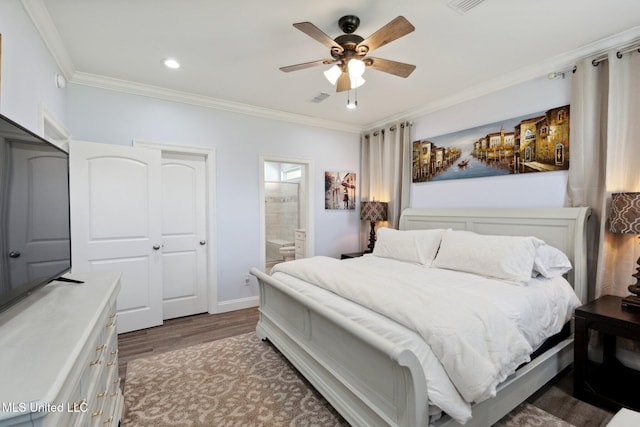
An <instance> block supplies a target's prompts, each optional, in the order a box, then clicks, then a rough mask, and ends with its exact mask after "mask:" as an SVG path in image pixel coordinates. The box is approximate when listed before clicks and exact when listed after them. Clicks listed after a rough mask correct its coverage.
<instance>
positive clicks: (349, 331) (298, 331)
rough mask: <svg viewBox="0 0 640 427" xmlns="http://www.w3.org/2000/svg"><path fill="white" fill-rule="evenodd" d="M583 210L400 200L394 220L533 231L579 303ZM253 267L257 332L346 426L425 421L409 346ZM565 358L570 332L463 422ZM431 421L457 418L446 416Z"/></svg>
mask: <svg viewBox="0 0 640 427" xmlns="http://www.w3.org/2000/svg"><path fill="white" fill-rule="evenodd" d="M589 213H590V211H589V208H533V209H407V210H405V211H404V212H403V213H402V217H401V219H400V229H403V230H412V229H433V228H452V229H457V230H470V231H474V232H476V233H480V234H493V235H521V236H536V237H539V238H541V239H543V240H544V241H545V242H547V243H548V244H550V245H552V246H555V247H557V248H558V249H561V250H562V251H563V252H565V253H566V254H567V256H568V257H569V258H570V259H571V261H572V264H573V266H574V269H573V270H572V271H571V273H570V274H569V278H568V279H569V282H570V283H572V285H573V286H574V289H575V291H576V293H577V295H578V297H579V298H580V299H581V301H582V302H586V300H587V278H586V235H585V233H586V222H587V219H588V217H589ZM251 273H252V274H253V275H255V276H256V277H257V278H258V281H259V284H260V320H259V322H258V326H257V328H256V333H257V335H258V336H259V337H260V338H261V339H268V340H269V341H271V342H272V343H273V344H274V345H275V346H276V347H277V348H278V349H279V350H280V351H281V352H282V354H283V355H284V356H285V357H286V358H287V359H288V360H289V361H290V362H291V363H292V364H293V365H294V366H295V367H296V368H297V369H298V370H299V371H300V372H301V373H302V374H303V375H304V376H305V377H306V378H307V380H309V382H311V384H313V386H314V387H315V388H316V389H317V390H318V391H319V392H320V393H321V394H322V395H323V396H324V397H325V398H326V399H327V400H328V401H329V403H331V405H332V406H333V407H334V408H335V409H336V410H337V411H338V412H339V413H340V414H341V415H342V416H343V417H344V418H345V419H346V420H347V421H348V422H349V423H350V424H351V425H353V426H387V425H390V426H404V427H415V426H423V427H426V426H428V425H429V417H428V395H427V386H426V380H425V377H424V371H423V369H422V367H421V366H420V364H419V362H418V359H417V357H416V356H415V354H413V353H412V352H411V351H409V350H406V349H402V348H400V347H399V346H396V345H394V344H392V343H391V342H389V341H388V340H386V339H384V338H382V337H380V336H378V335H376V334H374V333H372V332H371V331H369V330H367V329H365V328H364V327H362V326H360V325H358V324H356V323H355V322H353V321H351V320H350V319H347V318H345V317H344V316H342V315H340V314H338V313H337V312H335V311H333V310H331V309H329V308H327V307H325V306H323V305H321V304H319V303H318V302H316V301H314V300H313V299H311V298H308V297H306V296H304V295H301V294H299V293H297V292H295V291H293V290H291V289H290V288H288V287H287V286H285V285H283V284H282V283H280V282H279V281H278V280H276V279H274V278H272V277H271V276H268V275H266V274H265V273H263V272H262V271H260V270H258V269H256V268H253V269H251ZM572 362H573V335H571V336H570V337H569V338H567V339H565V340H563V341H561V342H560V343H559V344H557V345H555V346H553V347H552V348H550V349H549V350H547V351H546V352H544V353H543V354H541V355H540V356H539V357H537V358H536V359H534V360H533V361H532V362H530V363H528V364H526V365H524V366H523V367H521V368H520V369H518V371H517V372H516V373H515V374H514V375H512V376H511V377H509V378H508V379H507V380H506V381H505V382H503V383H502V384H501V385H500V386H499V387H498V393H497V396H496V397H495V398H492V399H488V400H485V401H483V402H481V403H480V404H477V405H474V406H473V418H472V419H471V420H470V421H469V422H468V423H467V424H465V426H479V427H480V426H482V427H487V426H490V425H492V424H493V423H495V422H496V421H498V420H499V419H500V418H502V417H503V416H504V415H506V414H507V413H509V412H510V411H511V410H512V409H513V408H515V407H516V406H517V405H518V404H520V403H521V402H523V401H524V400H525V399H526V398H527V397H529V396H530V395H531V394H532V393H534V392H535V391H536V390H538V389H539V388H540V387H542V386H543V385H544V384H546V383H547V382H548V381H549V380H551V379H552V378H553V377H554V376H556V375H557V374H558V373H559V372H561V371H562V370H563V369H565V368H566V367H568V366H569V365H570V364H571V363H572ZM432 425H433V426H434V427H444V426H458V425H460V424H458V423H457V422H455V421H454V420H452V419H451V418H450V417H449V416H447V415H445V416H443V418H442V419H440V420H437V421H435V422H434V423H433V424H432Z"/></svg>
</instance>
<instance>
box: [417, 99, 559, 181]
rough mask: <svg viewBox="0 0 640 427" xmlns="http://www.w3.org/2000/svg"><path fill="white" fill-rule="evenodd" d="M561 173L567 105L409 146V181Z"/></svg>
mask: <svg viewBox="0 0 640 427" xmlns="http://www.w3.org/2000/svg"><path fill="white" fill-rule="evenodd" d="M564 169H569V105H565V106H562V107H556V108H551V109H549V110H547V111H542V112H540V113H536V114H530V115H526V116H522V117H516V118H512V119H507V120H503V121H500V122H496V123H491V124H488V125H484V126H478V127H475V128H472V129H466V130H463V131H459V132H454V133H450V134H447V135H441V136H437V137H433V138H428V139H423V140H420V141H415V142H414V143H413V178H412V180H413V182H427V181H441V180H446V179H460V178H477V177H487V176H497V175H509V174H520V173H531V172H548V171H557V170H564Z"/></svg>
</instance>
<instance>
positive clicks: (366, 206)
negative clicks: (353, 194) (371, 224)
mask: <svg viewBox="0 0 640 427" xmlns="http://www.w3.org/2000/svg"><path fill="white" fill-rule="evenodd" d="M360 219H361V220H362V221H386V220H387V202H362V206H360Z"/></svg>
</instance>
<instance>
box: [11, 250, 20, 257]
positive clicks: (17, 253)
mask: <svg viewBox="0 0 640 427" xmlns="http://www.w3.org/2000/svg"><path fill="white" fill-rule="evenodd" d="M20 255H21V254H20V252H18V251H11V252H9V258H18V257H19V256H20Z"/></svg>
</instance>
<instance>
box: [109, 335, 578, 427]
mask: <svg viewBox="0 0 640 427" xmlns="http://www.w3.org/2000/svg"><path fill="white" fill-rule="evenodd" d="M124 397H125V414H124V418H123V420H122V424H121V425H122V426H123V427H125V426H154V427H159V426H348V424H347V423H346V421H344V419H342V417H341V416H340V415H339V414H338V413H337V412H336V411H335V410H334V409H333V408H332V407H331V405H329V403H328V402H327V401H326V400H325V399H324V398H323V397H322V396H321V395H320V394H319V393H318V392H317V391H316V390H315V389H314V388H313V387H312V386H311V385H310V384H309V383H308V382H307V381H306V380H305V379H304V378H303V377H302V376H301V375H300V374H299V373H298V372H297V371H296V370H295V369H294V368H293V367H292V366H291V365H290V364H289V362H288V361H287V360H286V359H285V358H284V357H283V356H282V355H281V354H280V353H279V352H278V351H276V350H275V349H274V347H273V346H272V345H271V344H269V343H266V342H262V341H260V340H258V339H257V338H256V336H255V334H254V333H249V334H244V335H238V336H235V337H231V338H226V339H223V340H219V341H213V342H210V343H206V344H200V345H196V346H193V347H188V348H185V349H181V350H176V351H171V352H168V353H163V354H159V355H156V356H151V357H148V358H143V359H136V360H133V361H131V362H129V364H128V365H127V374H126V381H125V391H124ZM497 425H498V426H500V427H534V426H549V427H551V426H554V427H556V426H557V427H571V424H568V423H566V422H564V421H562V420H560V419H559V418H556V417H554V416H553V415H551V414H548V413H546V412H544V411H542V410H541V409H539V408H536V407H535V406H532V405H530V404H527V403H524V404H522V405H520V406H519V407H518V408H516V410H514V411H513V412H512V413H511V414H509V415H507V416H506V417H505V418H503V419H502V420H500V422H499V423H498V424H497Z"/></svg>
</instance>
